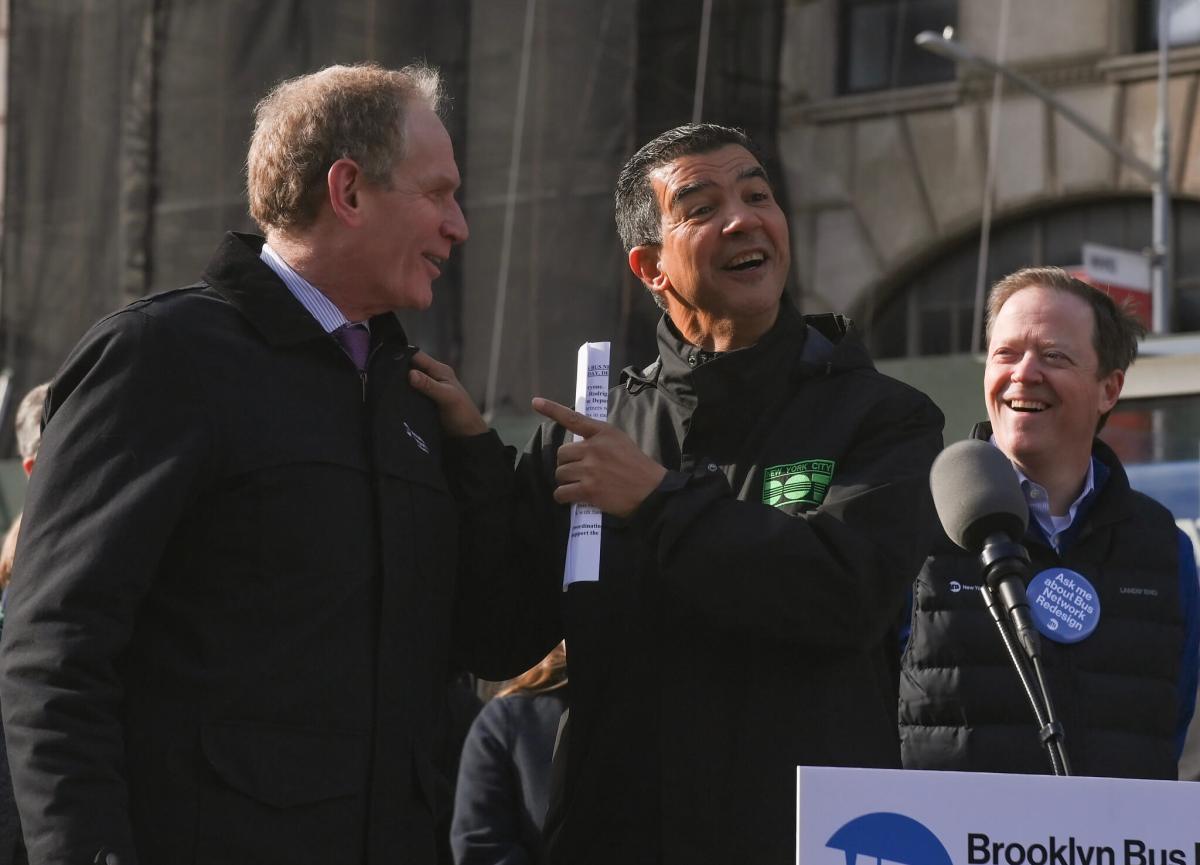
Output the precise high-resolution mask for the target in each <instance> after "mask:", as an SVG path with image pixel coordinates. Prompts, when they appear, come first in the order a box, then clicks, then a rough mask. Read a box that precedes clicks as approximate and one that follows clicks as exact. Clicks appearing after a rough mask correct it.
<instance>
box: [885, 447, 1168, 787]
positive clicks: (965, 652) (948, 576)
mask: <svg viewBox="0 0 1200 865" xmlns="http://www.w3.org/2000/svg"><path fill="white" fill-rule="evenodd" d="M989 432H990V430H988V429H987V428H986V426H984V425H981V426H980V427H979V428H977V433H976V436H977V437H982V438H985V439H986V438H987V434H988V433H989ZM1092 453H1093V455H1094V456H1095V457H1096V458H1097V459H1098V460H1100V461H1101V462H1102V463H1104V465H1105V466H1107V468H1108V469H1109V472H1110V474H1109V477H1108V480H1107V482H1106V483H1105V484H1104V486H1103V488H1102V489H1100V490H1099V491H1098V492H1097V494H1096V498H1095V500H1094V502H1093V503H1092V506H1091V508H1090V509H1089V510H1088V511H1087V512H1086V513H1085V514H1084V515H1083V516H1082V517H1081V519H1082V520H1083V524H1082V526H1081V527H1080V529H1079V531H1078V534H1077V535H1076V537H1075V539H1074V541H1073V542H1072V543H1071V544H1070V545H1069V546H1068V547H1067V549H1066V550H1065V552H1064V553H1063V554H1062V555H1059V554H1058V553H1056V552H1055V551H1054V550H1053V549H1052V548H1051V547H1050V546H1048V545H1047V543H1046V541H1045V539H1044V538H1043V537H1042V536H1041V534H1040V533H1038V531H1037V529H1035V528H1031V529H1030V531H1029V533H1028V534H1027V536H1026V538H1025V544H1026V548H1027V549H1028V550H1029V555H1030V558H1031V559H1032V560H1033V567H1032V569H1031V571H1032V573H1033V574H1037V573H1039V572H1040V571H1042V570H1045V569H1047V568H1055V567H1065V568H1070V569H1071V570H1073V571H1076V572H1078V573H1080V574H1083V575H1084V576H1085V577H1087V579H1088V580H1089V581H1090V582H1091V583H1092V585H1093V586H1095V588H1096V590H1097V591H1098V593H1099V597H1100V621H1099V624H1098V626H1097V628H1096V630H1095V631H1094V632H1093V633H1092V634H1091V636H1089V637H1088V638H1086V639H1085V640H1083V641H1081V642H1079V643H1076V644H1074V645H1064V644H1061V643H1056V642H1054V641H1052V640H1049V639H1043V640H1042V644H1043V652H1044V656H1045V665H1046V669H1047V673H1048V676H1049V683H1050V688H1051V694H1052V697H1053V700H1054V703H1055V706H1056V708H1057V709H1058V712H1059V715H1060V717H1061V719H1062V722H1063V726H1064V728H1065V730H1066V747H1067V753H1068V755H1069V757H1070V760H1071V763H1072V770H1073V772H1074V774H1076V775H1101V776H1110V777H1137V778H1170V779H1174V778H1175V777H1176V757H1175V750H1176V742H1175V732H1176V731H1175V725H1176V722H1177V720H1178V715H1179V693H1178V688H1179V675H1180V661H1181V654H1182V647H1183V639H1184V628H1185V624H1184V615H1183V609H1182V606H1181V601H1180V596H1179V560H1178V558H1179V553H1178V543H1177V538H1176V528H1175V523H1174V520H1173V519H1172V518H1171V515H1170V513H1169V512H1168V511H1167V510H1166V509H1165V508H1164V507H1162V505H1160V504H1158V502H1156V501H1154V500H1153V499H1150V498H1148V497H1146V496H1144V495H1142V494H1141V493H1138V492H1134V491H1133V490H1131V489H1130V488H1129V480H1128V478H1127V477H1126V475H1125V471H1124V469H1123V468H1122V467H1121V464H1120V462H1119V461H1118V460H1117V458H1116V455H1115V454H1113V452H1112V451H1111V450H1110V449H1109V448H1108V447H1107V446H1106V445H1104V444H1103V443H1102V442H1100V441H1096V443H1095V445H1094V447H1093V451H1092ZM979 582H980V579H979V564H978V559H977V558H976V557H975V556H973V555H971V554H969V553H966V552H964V551H963V550H962V549H960V548H959V547H957V546H956V545H955V544H953V543H952V542H951V541H950V540H949V539H948V538H945V537H943V538H942V539H941V540H940V541H939V543H938V546H937V548H936V549H935V550H934V553H933V555H931V556H930V557H929V558H928V559H927V560H926V562H925V567H924V568H923V569H922V571H921V574H920V576H919V577H918V578H917V581H916V584H915V585H914V587H913V592H914V597H913V616H912V635H911V638H910V639H909V643H908V648H907V650H906V651H905V653H904V659H903V672H902V675H901V680H900V737H901V748H902V753H903V759H904V765H905V767H906V768H913V769H958V770H966V771H980V772H1022V773H1030V774H1046V773H1048V772H1049V766H1050V764H1049V758H1048V756H1047V754H1046V751H1045V749H1044V748H1043V747H1042V746H1041V744H1040V743H1039V742H1038V737H1037V730H1036V725H1035V723H1034V720H1033V712H1032V709H1031V708H1030V706H1029V704H1028V702H1027V699H1026V697H1025V695H1024V692H1023V691H1022V689H1021V685H1020V682H1019V680H1018V678H1017V674H1016V672H1015V670H1014V669H1013V668H1012V664H1011V662H1010V660H1009V658H1008V656H1007V654H1006V653H1005V650H1004V646H1003V644H1002V643H1001V641H1000V635H999V634H998V633H997V631H996V627H995V625H994V624H993V623H992V621H991V619H990V618H989V616H988V613H987V610H986V609H985V607H984V604H983V599H982V597H981V596H980V594H979V591H978V584H979Z"/></svg>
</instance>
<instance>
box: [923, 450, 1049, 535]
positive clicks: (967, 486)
mask: <svg viewBox="0 0 1200 865" xmlns="http://www.w3.org/2000/svg"><path fill="white" fill-rule="evenodd" d="M929 486H930V488H931V489H932V490H933V505H934V507H935V508H936V509H937V515H938V519H939V520H941V521H942V528H944V529H945V530H946V534H947V535H949V536H950V539H951V540H952V541H954V542H955V543H956V544H958V545H959V546H960V547H962V548H963V549H964V550H967V551H968V552H972V553H978V552H980V551H981V550H982V549H983V543H984V541H985V540H986V539H987V538H988V537H989V536H990V535H994V534H996V533H997V532H999V533H1002V534H1004V535H1006V536H1007V537H1009V538H1011V539H1012V540H1014V541H1019V540H1020V539H1021V537H1022V536H1023V535H1024V534H1025V526H1026V525H1028V524H1029V506H1028V505H1027V504H1026V503H1025V496H1024V495H1023V494H1022V493H1021V485H1020V484H1019V483H1018V482H1017V475H1016V472H1014V471H1013V467H1012V463H1010V462H1009V461H1008V457H1006V456H1005V455H1004V454H1003V453H1002V452H1001V451H1000V449H999V448H997V447H993V446H992V445H991V444H989V443H987V442H985V441H980V440H978V439H968V440H967V441H961V442H956V443H955V444H952V445H950V447H948V448H946V449H945V450H944V451H942V452H941V453H940V454H939V455H938V458H937V459H936V460H934V461H933V469H932V470H931V471H930V472H929Z"/></svg>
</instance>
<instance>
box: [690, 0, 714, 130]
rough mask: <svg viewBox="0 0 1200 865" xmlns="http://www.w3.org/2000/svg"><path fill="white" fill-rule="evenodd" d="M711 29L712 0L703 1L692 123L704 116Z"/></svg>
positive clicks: (697, 121)
mask: <svg viewBox="0 0 1200 865" xmlns="http://www.w3.org/2000/svg"><path fill="white" fill-rule="evenodd" d="M711 27H712V0H704V6H703V7H702V8H701V10H700V44H699V50H698V51H697V52H696V89H695V91H694V92H693V93H692V122H693V123H699V122H700V118H701V117H703V116H704V84H705V79H706V78H707V77H708V40H709V33H710V32H711Z"/></svg>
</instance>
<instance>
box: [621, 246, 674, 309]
mask: <svg viewBox="0 0 1200 865" xmlns="http://www.w3.org/2000/svg"><path fill="white" fill-rule="evenodd" d="M661 255H662V247H661V246H659V245H658V244H657V243H649V244H646V245H644V246H635V247H634V248H633V249H631V250H629V269H630V270H632V271H633V275H634V276H636V277H637V278H638V279H640V280H641V281H642V284H643V285H645V286H646V288H648V289H650V291H651V292H653V293H654V295H655V296H658V295H659V294H660V293H662V292H664V291H666V290H667V288H669V287H670V285H671V278H670V277H669V276H667V273H666V271H664V270H663V269H662V268H661V267H660V266H659V263H660V257H661Z"/></svg>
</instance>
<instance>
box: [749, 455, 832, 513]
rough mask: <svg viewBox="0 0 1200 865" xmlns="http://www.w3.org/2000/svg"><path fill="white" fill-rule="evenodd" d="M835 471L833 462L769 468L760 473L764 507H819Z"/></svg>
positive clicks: (825, 461) (818, 461)
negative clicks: (761, 475)
mask: <svg viewBox="0 0 1200 865" xmlns="http://www.w3.org/2000/svg"><path fill="white" fill-rule="evenodd" d="M836 467H837V463H836V462H834V461H833V460H800V461H799V462H794V463H784V464H783V465H778V466H770V467H769V468H768V469H767V470H766V471H765V472H763V504H764V505H771V506H773V507H777V508H782V507H784V506H785V505H819V504H821V502H823V501H825V494H826V493H827V492H829V484H830V482H831V481H832V480H833V470H834V469H835V468H836Z"/></svg>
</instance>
